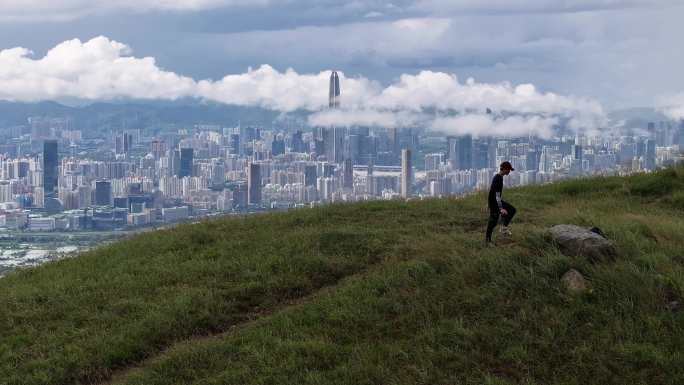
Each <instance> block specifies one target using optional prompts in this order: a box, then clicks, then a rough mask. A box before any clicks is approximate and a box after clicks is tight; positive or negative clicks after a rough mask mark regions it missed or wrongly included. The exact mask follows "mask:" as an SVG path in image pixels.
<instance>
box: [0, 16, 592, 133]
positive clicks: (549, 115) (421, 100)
mask: <svg viewBox="0 0 684 385" xmlns="http://www.w3.org/2000/svg"><path fill="white" fill-rule="evenodd" d="M415 25H416V24H412V23H408V24H406V25H405V26H404V27H405V28H413V27H415ZM329 76H330V72H329V71H322V72H319V73H315V74H300V73H297V72H296V71H294V70H292V69H288V70H286V71H284V72H280V71H278V70H276V69H274V68H273V67H271V66H268V65H263V66H261V67H259V68H256V69H249V70H248V71H247V72H245V73H242V74H231V75H227V76H225V77H223V78H222V79H218V80H211V79H204V80H199V81H198V80H195V79H193V78H190V77H186V76H183V75H179V74H176V73H174V72H171V71H167V70H164V69H162V68H160V67H159V66H158V65H157V64H156V62H155V59H154V58H152V57H143V58H138V57H135V56H132V52H131V49H130V48H129V47H128V46H126V45H125V44H122V43H119V42H116V41H113V40H110V39H108V38H106V37H102V36H101V37H97V38H94V39H92V40H90V41H87V42H81V41H80V40H77V39H75V40H69V41H66V42H63V43H61V44H59V45H57V46H56V47H54V48H52V49H51V50H49V51H48V52H47V54H46V55H45V56H44V57H42V58H33V57H32V53H31V52H30V51H29V50H27V49H25V48H12V49H7V50H2V51H0V99H6V100H15V101H38V100H46V99H52V100H60V99H80V100H112V99H127V98H132V99H167V100H174V99H178V98H184V97H194V98H201V99H205V100H211V101H216V102H221V103H226V104H232V105H239V106H259V107H264V108H268V109H272V110H277V111H282V112H290V111H295V110H307V111H310V112H312V113H313V114H312V115H311V116H310V119H309V122H310V124H312V125H333V124H335V125H345V126H352V125H365V126H380V127H407V126H415V125H424V126H427V127H430V128H433V129H435V130H441V131H445V132H450V133H458V132H463V133H464V132H468V133H479V132H491V133H502V134H504V133H507V134H516V135H517V134H519V133H526V132H528V131H529V130H532V131H534V132H535V133H537V134H539V135H542V136H547V135H548V134H549V130H550V128H551V127H552V126H553V125H555V124H557V119H558V118H562V119H563V120H564V121H570V122H571V124H572V125H573V128H576V129H591V128H595V127H596V126H597V125H599V124H600V122H601V119H603V117H604V114H603V109H602V107H601V105H600V104H599V103H597V102H596V101H593V100H590V99H585V98H577V97H571V96H562V95H557V94H554V93H544V92H540V91H539V90H537V88H536V87H535V86H534V85H532V84H521V85H517V86H516V85H512V84H510V83H507V82H501V83H478V82H476V81H475V80H473V79H467V80H466V81H465V82H461V81H459V79H458V77H457V76H456V75H453V74H447V73H442V72H432V71H423V72H420V73H418V74H415V75H403V76H401V77H400V78H399V79H398V81H396V82H395V83H393V84H391V85H389V86H387V87H383V86H382V85H380V84H379V83H377V82H375V81H372V80H369V79H367V78H363V77H347V76H345V75H344V74H343V73H340V80H341V84H342V104H343V106H344V109H342V110H338V111H329V110H327V109H326V106H327V97H328V89H327V85H328V80H329ZM487 109H492V110H494V111H495V112H496V114H497V116H506V118H499V119H495V118H492V117H489V116H486V115H484V112H485V111H486V110H487ZM511 115H521V116H511ZM434 116H441V117H440V118H437V119H435V118H434Z"/></svg>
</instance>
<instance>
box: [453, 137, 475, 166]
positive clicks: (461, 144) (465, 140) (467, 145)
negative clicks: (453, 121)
mask: <svg viewBox="0 0 684 385" xmlns="http://www.w3.org/2000/svg"><path fill="white" fill-rule="evenodd" d="M447 145H448V146H449V147H448V149H447V159H448V160H449V162H451V167H453V169H454V170H469V169H471V168H473V137H472V136H470V135H465V136H459V137H456V136H448V137H447Z"/></svg>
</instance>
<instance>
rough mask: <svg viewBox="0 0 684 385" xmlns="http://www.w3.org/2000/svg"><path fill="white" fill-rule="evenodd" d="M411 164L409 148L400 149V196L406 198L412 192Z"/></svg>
mask: <svg viewBox="0 0 684 385" xmlns="http://www.w3.org/2000/svg"><path fill="white" fill-rule="evenodd" d="M412 188H413V166H412V164H411V150H409V149H403V150H401V197H402V198H408V197H410V196H411V195H412V194H413V191H412Z"/></svg>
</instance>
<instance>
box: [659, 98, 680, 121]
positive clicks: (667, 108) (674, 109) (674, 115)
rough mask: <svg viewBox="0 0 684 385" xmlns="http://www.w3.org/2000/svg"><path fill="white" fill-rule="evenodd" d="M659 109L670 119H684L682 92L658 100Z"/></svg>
mask: <svg viewBox="0 0 684 385" xmlns="http://www.w3.org/2000/svg"><path fill="white" fill-rule="evenodd" d="M658 105H659V109H660V110H661V111H662V112H663V113H664V114H665V115H667V116H668V117H669V118H671V119H684V92H683V93H679V94H674V95H669V96H664V97H661V98H659V100H658Z"/></svg>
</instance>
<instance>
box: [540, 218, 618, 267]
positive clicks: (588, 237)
mask: <svg viewBox="0 0 684 385" xmlns="http://www.w3.org/2000/svg"><path fill="white" fill-rule="evenodd" d="M550 233H551V238H552V239H553V241H554V242H555V243H556V244H557V245H558V247H559V248H560V250H561V252H562V253H563V254H565V255H570V256H581V257H587V258H589V260H590V261H592V262H601V261H605V260H613V259H614V258H615V255H616V254H617V252H616V249H615V244H614V243H613V242H611V241H610V240H608V239H606V238H604V237H603V236H601V235H599V234H596V233H594V232H592V231H590V230H589V229H587V228H584V227H580V226H575V225H556V226H553V227H552V228H551V230H550Z"/></svg>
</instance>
